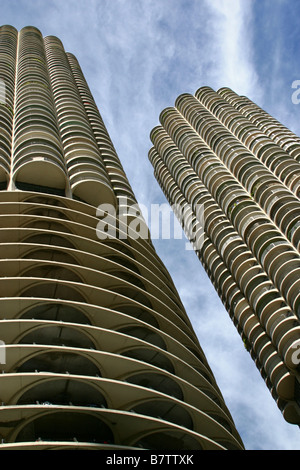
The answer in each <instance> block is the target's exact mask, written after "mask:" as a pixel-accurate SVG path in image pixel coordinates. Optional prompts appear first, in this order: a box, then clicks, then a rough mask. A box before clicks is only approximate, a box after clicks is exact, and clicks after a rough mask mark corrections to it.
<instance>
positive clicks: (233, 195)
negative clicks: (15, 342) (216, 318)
mask: <svg viewBox="0 0 300 470" xmlns="http://www.w3.org/2000/svg"><path fill="white" fill-rule="evenodd" d="M160 124H161V125H159V126H157V127H155V128H154V129H153V130H152V132H151V139H152V143H153V147H152V148H151V149H150V152H149V159H150V161H151V162H152V165H153V167H154V172H155V176H156V178H157V180H158V182H159V184H160V186H161V187H162V189H163V191H164V194H165V196H166V198H167V199H168V201H169V203H170V204H171V205H172V206H174V208H175V209H176V210H178V207H179V208H180V212H179V215H180V217H181V219H180V220H181V222H182V223H183V225H184V229H185V231H186V234H187V237H188V238H189V239H190V241H191V242H192V244H193V247H194V249H195V251H196V253H197V255H198V257H199V259H200V260H201V262H202V264H203V266H204V268H205V270H206V272H207V274H208V276H209V278H210V279H211V281H212V283H213V285H214V286H215V288H216V290H217V292H218V294H219V296H220V298H221V300H222V302H223V304H224V305H225V307H226V309H227V310H228V312H229V314H230V317H231V319H232V321H233V322H234V324H235V326H236V328H237V330H238V332H239V333H240V335H241V336H242V339H243V341H244V344H245V347H246V348H247V349H248V350H249V352H250V354H251V356H252V358H253V360H254V361H255V364H256V366H257V367H258V369H259V370H260V372H261V375H262V377H263V379H264V380H265V382H266V384H267V386H268V388H269V389H270V391H271V393H272V396H273V397H274V399H275V400H276V402H277V404H278V406H279V408H280V409H281V410H282V413H283V416H284V418H285V419H286V420H287V421H288V422H290V423H293V424H298V425H299V424H300V408H299V406H300V376H299V370H300V369H299V363H300V322H299V318H300V289H299V288H300V257H299V236H300V202H299V194H300V163H299V162H300V139H299V137H297V136H295V135H294V134H293V133H292V132H291V131H289V130H288V129H287V128H285V127H284V126H283V125H281V124H280V123H279V122H278V121H276V120H275V119H274V118H272V117H271V116H270V115H269V114H268V113H266V112H265V111H263V110H262V109H260V108H259V107H258V106H257V105H256V104H254V103H253V102H252V101H251V100H249V99H248V98H246V97H244V96H238V95H237V94H236V93H235V92H234V91H232V90H230V89H229V88H222V89H220V90H219V91H217V92H216V91H214V90H213V89H211V88H210V87H202V88H200V89H199V90H198V91H197V92H196V93H195V96H192V95H191V94H182V95H180V96H179V97H178V98H177V100H176V103H175V106H174V107H169V108H167V109H165V110H163V111H162V113H161V115H160ZM181 208H184V209H186V213H187V214H189V218H188V217H186V218H185V220H184V219H183V218H182V209H181Z"/></svg>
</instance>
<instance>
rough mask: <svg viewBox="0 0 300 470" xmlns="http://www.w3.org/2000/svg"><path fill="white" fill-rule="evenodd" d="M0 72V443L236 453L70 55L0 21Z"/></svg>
mask: <svg viewBox="0 0 300 470" xmlns="http://www.w3.org/2000/svg"><path fill="white" fill-rule="evenodd" d="M0 79H1V92H2V93H1V104H0V116H1V137H0V139H1V140H0V145H1V148H0V185H1V191H0V251H1V256H0V340H1V342H0V354H1V356H0V363H1V364H0V368H1V372H2V373H1V375H0V450H1V449H2V450H3V449H10V450H16V449H17V450H18V449H63V448H66V449H72V448H78V449H84V448H85V449H93V448H95V449H124V448H125V449H141V448H142V449H159V450H163V449H173V450H174V449H175V450H176V449H178V450H180V449H184V450H188V449H194V450H196V449H212V450H213V449H243V444H242V442H241V439H240V437H239V434H238V432H237V430H236V428H235V425H234V423H233V421H232V418H231V416H230V413H229V411H228V409H227V407H226V405H225V403H224V400H223V397H222V395H221V392H220V390H219V388H218V386H217V384H216V381H215V379H214V376H213V374H212V372H211V370H210V368H209V365H208V363H207V361H206V358H205V355H204V353H203V351H202V350H201V347H200V345H199V343H198V340H197V337H196V335H195V332H194V330H193V328H192V326H191V323H190V321H189V319H188V317H187V314H186V312H185V310H184V307H183V305H182V303H181V301H180V298H179V296H178V293H177V291H176V289H175V287H174V284H173V282H172V280H171V278H170V276H169V274H168V272H167V270H166V268H165V266H164V265H163V263H162V262H161V260H160V259H159V257H158V256H157V254H156V252H155V250H154V248H153V245H152V243H151V240H150V238H149V236H148V235H147V236H145V237H141V236H136V235H137V229H136V230H135V228H134V227H135V225H134V224H132V225H130V223H131V222H134V221H135V218H134V216H133V215H132V212H131V208H132V206H134V205H135V204H136V199H135V197H134V194H133V192H132V189H131V187H130V184H129V182H128V180H127V178H126V175H125V173H124V171H123V168H122V165H121V163H120V161H119V159H118V156H117V154H116V152H115V149H114V147H113V144H112V142H111V140H110V138H109V135H108V133H107V131H106V129H105V126H104V124H103V121H102V119H101V116H100V114H99V112H98V109H97V107H96V105H95V102H94V100H93V97H92V95H91V93H90V90H89V88H88V85H87V83H86V81H85V79H84V76H83V74H82V71H81V69H80V66H79V64H78V62H77V60H76V58H75V57H74V56H73V55H72V54H69V53H66V52H65V50H64V47H63V45H62V43H61V41H60V40H59V39H58V38H56V37H52V36H51V37H47V38H45V39H44V38H43V37H42V35H41V33H40V31H39V30H37V29H36V28H34V27H25V28H23V29H22V30H21V31H20V32H18V31H17V30H16V29H15V28H13V27H11V26H2V27H1V28H0ZM99 207H100V209H99ZM111 208H113V211H112V210H111ZM107 212H108V213H109V217H108V215H107ZM138 220H140V219H138ZM140 223H142V220H140ZM129 228H130V230H129ZM147 233H148V232H147Z"/></svg>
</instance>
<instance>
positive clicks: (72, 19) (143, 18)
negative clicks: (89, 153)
mask: <svg viewBox="0 0 300 470" xmlns="http://www.w3.org/2000/svg"><path fill="white" fill-rule="evenodd" d="M0 15H1V16H0V17H1V24H11V25H13V26H15V27H16V28H17V29H21V28H22V27H24V26H27V25H34V26H36V27H37V28H39V29H40V30H41V32H42V34H43V35H44V36H47V35H55V36H58V37H59V38H60V39H61V40H62V41H63V43H64V46H65V49H66V50H67V51H69V52H72V53H74V55H76V56H77V58H78V60H79V62H80V64H81V66H82V69H83V72H84V74H85V76H86V78H87V81H88V83H89V85H90V88H91V90H92V93H93V95H94V97H95V99H96V102H97V104H98V107H99V109H100V112H101V115H102V117H103V119H104V122H105V124H106V126H107V128H108V131H109V133H110V136H111V138H112V140H113V142H114V145H115V147H116V150H117V152H118V154H119V157H120V159H121V161H122V164H123V166H124V168H125V171H126V173H127V176H128V178H129V181H130V183H131V185H132V187H133V189H134V191H135V194H136V197H137V199H138V201H139V202H140V203H141V204H145V205H147V206H148V205H149V204H150V203H156V204H161V203H164V202H165V199H164V197H163V195H162V192H161V190H160V188H159V186H158V184H157V183H156V181H155V179H154V177H153V172H152V167H151V165H150V163H149V161H148V151H149V149H150V147H151V142H150V140H149V133H150V131H151V129H152V128H153V127H154V126H156V125H157V124H158V118H159V114H160V112H161V111H162V109H163V108H165V107H167V106H173V105H174V102H175V99H176V98H177V96H178V95H179V94H181V93H186V92H187V93H194V92H195V91H196V90H197V89H198V88H200V87H201V86H204V85H208V86H211V87H212V88H214V89H218V88H220V87H223V86H227V87H231V88H232V89H234V90H235V91H236V92H237V93H240V94H243V95H246V96H248V97H249V98H250V99H252V100H253V101H255V102H256V103H257V104H258V105H260V106H261V107H263V108H264V109H266V110H267V111H268V112H269V113H271V114H272V115H273V116H275V117H276V118H277V119H278V120H280V121H281V122H283V123H284V124H285V125H287V126H288V127H289V128H291V129H292V130H293V131H294V132H295V133H296V134H298V135H300V105H296V104H293V102H292V99H291V97H292V93H293V91H294V90H293V89H292V83H293V81H294V80H300V61H299V53H298V49H299V44H300V23H299V21H298V18H299V15H300V2H299V0H240V1H239V0H64V1H61V0H47V1H46V0H1V3H0ZM154 243H155V246H156V249H157V251H158V254H159V255H160V257H161V258H162V260H163V261H164V263H165V264H166V266H167V268H168V270H169V272H170V273H171V275H172V277H173V280H174V282H175V285H176V287H177V289H178V291H179V293H180V295H181V298H182V300H183V303H184V305H185V307H186V310H187V313H188V315H189V316H190V318H191V320H192V323H193V325H194V328H195V330H196V332H197V335H198V337H199V340H200V343H201V345H202V347H203V349H204V352H205V354H206V356H207V358H208V361H209V363H210V366H211V368H212V370H213V372H214V374H215V376H216V379H217V382H218V384H219V387H220V388H221V391H222V393H223V396H224V398H225V401H226V403H227V406H228V407H229V409H230V411H231V413H232V416H233V418H234V421H235V424H236V426H237V428H238V430H239V432H240V434H241V437H242V439H243V441H244V444H245V446H246V448H247V449H249V450H251V449H259V450H264V449H265V450H271V449H272V450H273V449H274V450H288V449H300V438H299V437H300V436H299V429H298V428H296V427H294V426H292V425H289V424H287V423H286V422H285V421H284V419H283V418H282V415H281V413H280V411H279V410H278V408H277V406H276V404H275V402H274V400H273V398H272V397H271V395H270V393H269V391H268V390H267V387H266V386H265V384H264V382H263V380H262V378H261V377H260V374H259V372H258V371H257V369H256V367H255V365H254V363H253V361H252V359H251V358H250V356H249V354H248V353H247V352H246V351H245V349H244V348H243V343H242V341H241V339H240V337H239V335H238V333H237V332H236V329H235V327H234V326H233V324H232V323H231V320H230V319H229V316H228V314H227V312H226V311H225V309H224V308H223V306H222V304H221V302H220V300H219V298H218V297H217V295H216V293H215V291H214V289H213V287H212V286H211V284H210V281H209V280H208V278H207V276H206V275H205V273H204V271H203V269H202V266H201V264H200V262H199V261H198V259H197V258H196V255H195V254H194V253H193V252H192V251H188V250H186V249H185V240H183V239H182V240H172V241H167V240H154Z"/></svg>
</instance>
